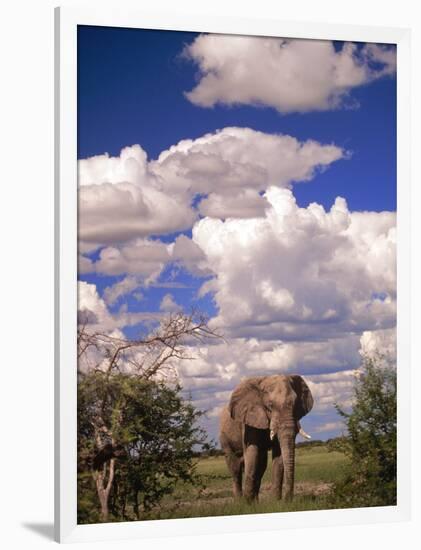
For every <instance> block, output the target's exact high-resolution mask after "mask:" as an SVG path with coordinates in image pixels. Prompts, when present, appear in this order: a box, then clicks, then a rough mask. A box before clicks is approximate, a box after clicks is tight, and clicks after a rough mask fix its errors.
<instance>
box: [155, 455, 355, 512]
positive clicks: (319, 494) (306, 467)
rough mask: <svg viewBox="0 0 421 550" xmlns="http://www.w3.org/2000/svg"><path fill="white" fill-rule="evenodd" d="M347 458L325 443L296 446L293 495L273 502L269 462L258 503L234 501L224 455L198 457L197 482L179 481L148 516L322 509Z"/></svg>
mask: <svg viewBox="0 0 421 550" xmlns="http://www.w3.org/2000/svg"><path fill="white" fill-rule="evenodd" d="M346 461H347V458H346V457H345V456H344V455H343V454H342V453H339V452H334V451H333V452H329V451H328V449H327V447H326V446H325V445H322V446H314V447H313V446H310V447H300V448H298V449H297V451H296V474H295V479H296V481H295V497H294V500H293V501H292V502H290V503H286V502H283V501H277V500H275V499H273V498H272V497H271V495H270V491H269V488H270V477H271V464H270V460H269V461H268V468H267V470H266V473H265V476H264V478H263V483H262V489H261V493H260V498H259V502H258V503H253V504H247V503H246V502H245V501H243V500H242V499H241V500H237V501H234V499H233V497H232V492H231V476H230V474H229V473H228V470H227V467H226V464H225V460H224V457H222V456H215V457H207V458H199V459H198V461H197V464H196V469H197V470H196V471H197V473H198V474H200V479H201V483H200V485H198V486H197V487H192V486H187V485H184V484H182V483H180V485H179V486H178V487H177V489H176V491H175V493H174V494H172V495H171V496H170V497H167V498H165V499H164V500H163V501H162V503H161V505H160V508H159V509H158V510H154V512H153V513H152V514H151V515H150V516H149V517H150V519H152V518H153V519H170V518H186V517H202V516H226V515H238V514H258V513H270V512H292V511H302V510H322V509H326V508H327V507H329V505H328V502H327V499H326V497H327V493H328V492H329V489H330V487H331V484H332V483H333V482H335V481H336V480H338V479H339V477H340V476H341V474H342V471H343V467H344V466H345V465H346Z"/></svg>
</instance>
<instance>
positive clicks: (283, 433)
mask: <svg viewBox="0 0 421 550" xmlns="http://www.w3.org/2000/svg"><path fill="white" fill-rule="evenodd" d="M296 433H297V432H296V424H295V423H293V425H292V426H288V427H287V426H283V428H282V429H281V430H280V431H279V433H278V438H279V440H280V444H281V453H282V460H283V463H284V482H283V498H284V499H285V500H291V499H292V497H293V495H294V471H295V436H296Z"/></svg>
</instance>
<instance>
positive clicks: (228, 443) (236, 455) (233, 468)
mask: <svg viewBox="0 0 421 550" xmlns="http://www.w3.org/2000/svg"><path fill="white" fill-rule="evenodd" d="M219 440H220V443H221V448H222V450H223V451H224V455H225V461H226V463H227V466H228V470H229V472H230V473H231V476H232V488H233V493H234V497H240V496H241V495H242V494H243V490H242V481H243V470H244V458H243V445H242V429H241V424H239V423H238V422H235V421H234V420H233V419H232V418H231V417H230V415H229V412H228V410H227V409H224V410H223V412H222V416H221V433H220V437H219Z"/></svg>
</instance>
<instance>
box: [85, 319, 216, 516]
mask: <svg viewBox="0 0 421 550" xmlns="http://www.w3.org/2000/svg"><path fill="white" fill-rule="evenodd" d="M219 338H222V337H221V335H219V334H218V333H217V332H216V331H214V330H212V329H211V328H209V326H208V323H207V318H206V317H205V316H203V315H200V314H196V313H195V312H194V311H193V312H191V313H190V314H189V315H186V314H183V313H176V314H172V315H170V316H169V317H167V318H165V319H163V320H162V321H161V323H160V324H159V326H158V327H157V328H156V329H155V330H154V331H152V332H151V333H150V334H148V335H147V336H146V337H145V338H140V339H134V340H129V339H126V338H123V337H120V336H113V335H112V334H107V333H106V332H101V331H97V330H91V329H90V326H89V323H88V322H85V323H81V324H80V325H79V326H78V334H77V346H78V375H79V377H80V378H81V377H82V378H83V377H84V376H85V375H86V374H87V373H89V372H97V373H98V374H100V375H101V380H102V384H103V387H105V388H106V389H105V392H103V393H102V399H101V400H100V401H99V402H96V403H92V408H94V414H92V415H91V418H92V429H93V434H94V440H95V449H96V451H95V456H94V457H93V464H94V467H93V469H92V473H93V477H94V480H95V485H96V489H97V494H98V499H99V502H100V506H101V519H102V521H107V519H108V516H109V510H108V502H109V496H110V492H111V490H112V487H113V482H114V475H115V468H116V458H118V457H119V456H121V449H119V445H118V441H117V440H116V437H115V433H116V431H118V426H119V423H120V422H119V416H120V417H121V415H122V414H123V411H124V403H123V402H121V403H119V405H118V410H117V412H116V414H114V415H113V420H112V425H111V424H110V421H108V424H107V420H106V418H105V415H104V411H105V409H106V405H107V400H108V399H109V392H108V391H107V387H108V386H107V384H108V383H109V382H110V378H111V377H112V376H113V375H114V374H118V373H120V374H127V375H131V376H137V377H141V378H143V379H145V380H151V379H153V378H161V379H162V378H167V377H169V376H170V375H176V372H175V366H176V363H177V362H179V361H181V360H191V359H194V355H193V354H192V350H194V347H195V346H198V345H201V344H204V343H205V342H208V343H209V340H214V339H219ZM119 453H120V454H119Z"/></svg>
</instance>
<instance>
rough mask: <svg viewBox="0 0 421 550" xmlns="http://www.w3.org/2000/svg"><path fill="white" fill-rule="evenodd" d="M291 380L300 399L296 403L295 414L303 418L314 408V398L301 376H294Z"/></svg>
mask: <svg viewBox="0 0 421 550" xmlns="http://www.w3.org/2000/svg"><path fill="white" fill-rule="evenodd" d="M289 378H290V381H291V385H292V387H293V389H294V391H295V393H296V394H297V398H298V399H297V401H296V403H295V411H294V412H295V414H296V416H297V417H298V418H302V417H303V416H305V415H306V414H308V413H309V412H310V411H311V409H312V408H313V403H314V401H313V396H312V395H311V391H310V388H309V387H308V386H307V384H306V383H305V381H304V379H303V378H302V377H301V376H298V375H297V374H293V375H291V376H290V377H289Z"/></svg>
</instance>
